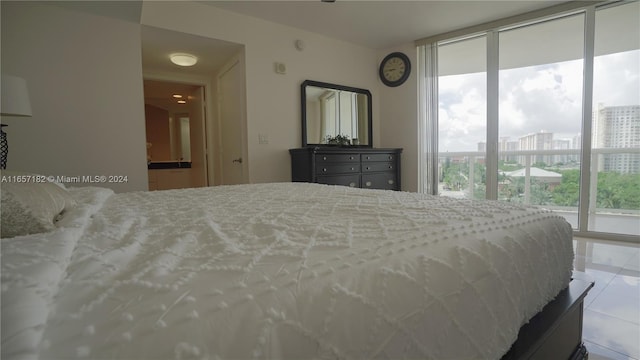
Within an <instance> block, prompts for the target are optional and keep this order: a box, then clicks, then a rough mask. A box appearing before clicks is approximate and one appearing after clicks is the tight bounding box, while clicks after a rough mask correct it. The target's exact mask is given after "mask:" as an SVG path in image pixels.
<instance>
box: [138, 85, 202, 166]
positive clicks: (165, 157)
mask: <svg viewBox="0 0 640 360" xmlns="http://www.w3.org/2000/svg"><path fill="white" fill-rule="evenodd" d="M199 88H200V86H199V85H190V84H181V83H172V82H164V81H156V80H149V79H145V80H144V101H145V108H144V110H145V129H146V134H147V162H149V163H151V162H154V163H155V162H191V160H192V159H191V127H190V125H191V124H190V119H191V116H190V114H189V111H191V110H190V107H189V103H190V100H192V94H193V93H194V92H196V90H197V89H199Z"/></svg>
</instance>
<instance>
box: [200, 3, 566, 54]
mask: <svg viewBox="0 0 640 360" xmlns="http://www.w3.org/2000/svg"><path fill="white" fill-rule="evenodd" d="M563 2H565V1H548V0H534V1H531V0H522V1H504V0H502V1H483V0H472V1H468V0H467V1H462V0H448V1H435V0H413V1H397V0H387V1H382V0H378V1H371V0H336V2H334V3H326V2H321V1H320V0H289V1H270V0H258V1H202V3H204V4H207V5H210V6H215V7H218V8H221V9H225V10H229V11H233V12H237V13H240V14H244V15H249V16H252V17H256V18H261V19H264V20H267V21H271V22H276V23H280V24H284V25H288V26H292V27H295V28H299V29H304V30H307V31H311V32H314V33H319V34H323V35H325V36H328V37H331V38H336V39H341V40H344V41H347V42H351V43H354V44H359V45H362V46H366V47H369V48H373V49H384V48H388V47H392V46H397V45H400V44H405V43H410V42H413V41H414V40H416V39H420V38H423V37H427V36H432V35H437V34H441V33H445V32H448V31H453V30H458V29H461V28H465V27H468V26H473V25H478V24H482V23H485V22H489V21H493V20H497V19H501V18H505V17H509V16H513V15H518V14H522V13H525V12H529V11H533V10H538V9H542V8H545V7H549V6H552V5H557V4H560V3H563Z"/></svg>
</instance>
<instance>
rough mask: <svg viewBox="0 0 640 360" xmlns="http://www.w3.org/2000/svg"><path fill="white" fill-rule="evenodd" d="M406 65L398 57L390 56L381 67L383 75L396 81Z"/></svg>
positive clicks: (402, 73)
mask: <svg viewBox="0 0 640 360" xmlns="http://www.w3.org/2000/svg"><path fill="white" fill-rule="evenodd" d="M406 70H407V67H406V65H405V63H404V61H402V59H400V58H399V57H392V58H391V59H389V60H387V62H386V63H385V64H384V66H383V67H382V72H383V73H384V77H385V78H386V79H387V80H389V81H398V80H399V79H400V78H402V75H404V72H405V71H406Z"/></svg>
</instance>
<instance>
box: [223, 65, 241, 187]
mask: <svg viewBox="0 0 640 360" xmlns="http://www.w3.org/2000/svg"><path fill="white" fill-rule="evenodd" d="M243 84H244V81H243V74H242V69H241V66H240V61H234V62H232V63H231V64H230V66H229V67H228V68H227V69H225V70H224V71H223V72H221V73H220V75H218V111H219V119H220V143H221V150H222V151H221V154H220V161H221V166H220V169H221V172H222V184H223V185H235V184H245V183H247V182H248V171H247V170H248V166H247V156H246V139H245V133H246V132H245V126H246V120H245V111H244V107H245V100H244V99H245V97H244V85H243Z"/></svg>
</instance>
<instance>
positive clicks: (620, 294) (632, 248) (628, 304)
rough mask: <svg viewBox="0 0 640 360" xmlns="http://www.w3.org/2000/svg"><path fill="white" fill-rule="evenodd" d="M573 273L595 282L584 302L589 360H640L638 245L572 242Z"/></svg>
mask: <svg viewBox="0 0 640 360" xmlns="http://www.w3.org/2000/svg"><path fill="white" fill-rule="evenodd" d="M574 249H575V260H574V270H576V271H582V272H584V273H585V274H586V275H587V276H588V277H590V278H591V279H592V280H593V281H595V286H594V287H593V288H592V289H591V291H590V292H589V294H588V295H587V297H586V299H585V302H584V306H585V308H584V322H583V334H582V337H583V340H584V342H585V345H586V347H587V350H588V351H589V359H590V360H594V359H596V360H600V359H602V360H604V359H613V360H618V359H633V360H640V244H629V243H620V242H612V241H604V240H594V239H585V238H575V239H574Z"/></svg>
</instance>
